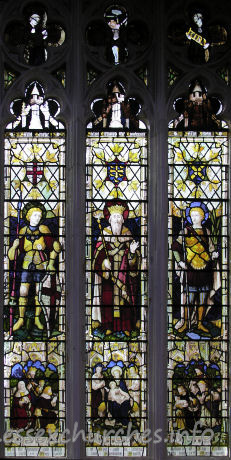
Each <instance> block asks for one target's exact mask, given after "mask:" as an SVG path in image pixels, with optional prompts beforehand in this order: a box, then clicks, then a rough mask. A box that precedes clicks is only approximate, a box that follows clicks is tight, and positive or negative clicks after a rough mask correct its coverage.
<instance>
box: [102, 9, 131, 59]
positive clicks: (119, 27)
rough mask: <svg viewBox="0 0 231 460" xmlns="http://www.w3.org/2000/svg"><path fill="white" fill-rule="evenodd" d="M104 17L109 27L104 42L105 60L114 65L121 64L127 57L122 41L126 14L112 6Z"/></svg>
mask: <svg viewBox="0 0 231 460" xmlns="http://www.w3.org/2000/svg"><path fill="white" fill-rule="evenodd" d="M104 16H105V19H106V21H107V24H108V27H109V30H108V34H107V40H106V58H107V60H108V61H109V62H113V63H114V64H115V65H116V64H119V63H120V62H123V61H124V60H125V59H126V56H127V49H126V46H125V40H124V28H125V26H126V25H127V13H126V10H125V9H124V8H118V7H117V6H114V7H110V8H108V9H107V11H106V13H105V15H104Z"/></svg>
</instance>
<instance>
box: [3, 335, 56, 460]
mask: <svg viewBox="0 0 231 460" xmlns="http://www.w3.org/2000/svg"><path fill="white" fill-rule="evenodd" d="M4 352H5V363H4V364H5V372H4V399H5V433H7V441H6V453H7V455H16V456H18V455H22V456H23V455H24V454H25V452H27V453H26V456H29V455H33V456H35V455H36V456H45V452H46V455H49V456H54V455H59V456H60V455H63V453H64V451H65V445H64V438H63V432H64V429H65V367H64V355H65V344H64V343H63V342H57V341H54V342H52V343H44V342H40V343H39V342H36V343H35V342H5V345H4ZM54 433H55V436H53V438H52V441H50V434H54ZM13 452H14V453H13ZM29 452H30V453H29ZM12 453H13V454H12Z"/></svg>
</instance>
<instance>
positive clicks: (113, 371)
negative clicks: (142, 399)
mask: <svg viewBox="0 0 231 460" xmlns="http://www.w3.org/2000/svg"><path fill="white" fill-rule="evenodd" d="M116 371H118V372H119V374H120V377H121V375H122V373H123V371H122V369H121V367H120V366H114V367H113V368H112V370H111V375H112V376H113V377H115V375H114V373H115V372H116Z"/></svg>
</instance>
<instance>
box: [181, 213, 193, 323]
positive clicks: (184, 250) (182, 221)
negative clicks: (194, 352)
mask: <svg viewBox="0 0 231 460" xmlns="http://www.w3.org/2000/svg"><path fill="white" fill-rule="evenodd" d="M181 228H182V246H183V258H184V263H185V265H186V262H187V256H186V247H185V229H184V211H183V210H182V216H181ZM184 275H185V289H186V307H187V311H188V329H189V332H190V329H191V320H190V309H189V290H188V279H187V269H186V270H185V273H184Z"/></svg>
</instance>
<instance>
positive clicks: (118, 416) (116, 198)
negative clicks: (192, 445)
mask: <svg viewBox="0 0 231 460" xmlns="http://www.w3.org/2000/svg"><path fill="white" fill-rule="evenodd" d="M140 109H141V106H140V103H139V102H138V101H137V99H136V98H133V97H131V98H129V97H126V94H125V90H124V87H123V84H122V83H121V82H120V81H113V82H110V83H109V84H108V94H107V97H106V98H105V99H99V100H96V101H94V102H93V104H92V110H93V112H94V114H95V117H94V119H93V121H92V122H90V123H89V125H88V127H87V151H86V339H87V340H86V350H87V406H86V433H87V455H97V456H100V455H109V456H117V455H119V456H133V457H134V456H143V455H146V446H145V442H144V440H143V438H142V434H143V433H144V431H145V427H146V425H147V413H146V409H147V408H146V405H147V382H146V380H147V371H146V352H147V344H146V338H147V337H146V335H147V317H146V315H147V134H146V128H145V125H144V123H143V122H142V121H140V120H139V119H138V113H139V111H140ZM129 426H130V432H131V431H132V432H133V431H134V430H135V431H136V434H135V435H134V437H133V436H130V438H129V436H128V437H127V432H128V429H129ZM119 429H120V435H119V436H117V435H116V432H117V431H118V430H119ZM105 430H106V439H105V438H103V433H105Z"/></svg>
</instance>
